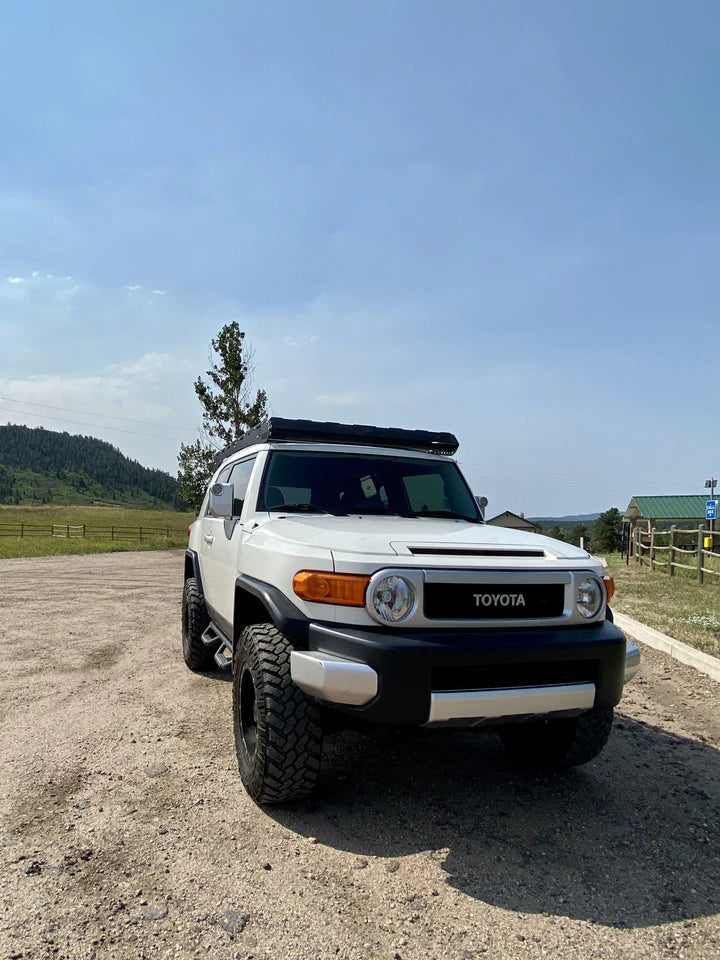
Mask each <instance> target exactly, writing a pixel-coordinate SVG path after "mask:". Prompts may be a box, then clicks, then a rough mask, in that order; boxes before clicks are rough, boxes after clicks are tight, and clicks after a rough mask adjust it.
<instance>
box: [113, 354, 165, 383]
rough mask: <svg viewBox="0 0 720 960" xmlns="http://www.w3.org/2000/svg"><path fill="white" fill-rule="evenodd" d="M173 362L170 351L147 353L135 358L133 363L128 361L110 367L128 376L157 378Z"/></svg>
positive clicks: (146, 378) (142, 378) (143, 378)
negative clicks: (137, 358)
mask: <svg viewBox="0 0 720 960" xmlns="http://www.w3.org/2000/svg"><path fill="white" fill-rule="evenodd" d="M171 363H172V357H171V355H170V354H169V353H146V354H145V355H144V356H142V357H140V359H139V360H135V361H134V362H133V363H127V364H125V365H123V366H113V367H110V368H109V369H110V370H112V371H117V372H118V373H121V374H123V375H124V376H126V377H138V378H140V379H141V380H156V379H157V377H158V374H159V373H160V371H162V370H166V369H167V368H168V367H170V365H171Z"/></svg>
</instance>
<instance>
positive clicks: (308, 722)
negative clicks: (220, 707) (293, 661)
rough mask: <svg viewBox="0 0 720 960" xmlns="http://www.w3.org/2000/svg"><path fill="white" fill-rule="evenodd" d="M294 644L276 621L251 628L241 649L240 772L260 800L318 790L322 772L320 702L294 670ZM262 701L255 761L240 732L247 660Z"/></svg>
mask: <svg viewBox="0 0 720 960" xmlns="http://www.w3.org/2000/svg"><path fill="white" fill-rule="evenodd" d="M290 652H291V646H290V644H289V642H288V640H287V639H286V638H285V636H284V635H283V634H282V633H281V631H280V630H278V629H277V628H276V627H274V626H273V625H272V624H253V625H252V626H250V627H246V629H245V630H244V631H243V634H242V636H241V637H240V640H239V642H238V645H237V649H236V652H235V669H234V677H233V716H234V723H235V745H236V752H237V757H238V766H239V769H240V774H241V777H242V780H243V783H244V784H245V788H246V789H247V791H248V793H249V794H250V796H251V797H252V798H253V800H255V801H256V802H257V803H262V804H270V803H285V802H288V801H290V800H298V799H300V798H302V797H306V796H308V795H309V794H310V793H312V791H313V789H314V788H315V784H316V782H317V778H318V774H319V772H320V761H321V755H322V730H321V727H320V716H319V710H318V707H317V704H316V703H315V702H314V701H313V700H312V699H311V698H310V697H308V696H307V695H306V694H305V693H303V691H302V690H300V688H299V687H297V686H295V684H294V683H293V681H292V678H291V675H290ZM244 664H246V665H247V666H248V667H249V669H250V672H251V674H252V676H253V679H254V682H255V688H256V698H257V702H258V719H257V750H256V754H255V757H254V758H253V760H252V762H248V757H247V754H246V752H245V749H244V744H243V742H242V735H241V733H240V727H239V724H240V683H241V673H242V669H243V665H244Z"/></svg>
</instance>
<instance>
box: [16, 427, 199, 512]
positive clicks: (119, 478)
mask: <svg viewBox="0 0 720 960" xmlns="http://www.w3.org/2000/svg"><path fill="white" fill-rule="evenodd" d="M0 503H36V504H37V503H57V504H90V503H106V504H113V505H117V506H121V505H127V506H135V507H143V506H146V507H154V508H158V507H168V508H177V507H179V506H180V504H179V501H178V497H177V481H176V480H175V478H174V477H171V476H170V474H169V473H165V471H163V470H152V469H149V468H148V467H143V466H142V464H140V463H138V462H137V461H136V460H130V459H129V458H128V457H126V456H125V455H124V454H123V453H121V452H120V451H119V450H118V449H117V448H116V447H114V446H113V445H112V444H110V443H106V441H104V440H97V439H96V438H95V437H85V436H80V435H78V434H69V433H58V432H56V431H54V430H45V429H44V428H43V427H25V426H17V425H15V424H10V423H9V424H7V425H6V426H0Z"/></svg>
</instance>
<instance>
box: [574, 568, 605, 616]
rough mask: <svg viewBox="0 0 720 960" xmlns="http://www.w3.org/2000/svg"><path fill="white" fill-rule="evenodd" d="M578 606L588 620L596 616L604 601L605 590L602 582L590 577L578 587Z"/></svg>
mask: <svg viewBox="0 0 720 960" xmlns="http://www.w3.org/2000/svg"><path fill="white" fill-rule="evenodd" d="M576 602H577V608H578V610H579V611H580V613H581V614H582V615H583V617H585V618H586V619H587V620H589V619H590V617H594V616H595V614H596V613H597V612H598V610H599V609H600V607H601V606H602V603H603V592H602V587H601V586H600V583H599V582H598V581H597V580H595V579H593V578H590V577H588V579H587V580H583V582H582V583H581V584H580V586H579V587H578V591H577V599H576Z"/></svg>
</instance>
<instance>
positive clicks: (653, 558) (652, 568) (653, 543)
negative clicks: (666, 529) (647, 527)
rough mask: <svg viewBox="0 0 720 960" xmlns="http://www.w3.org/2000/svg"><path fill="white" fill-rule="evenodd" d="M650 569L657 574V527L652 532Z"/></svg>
mask: <svg viewBox="0 0 720 960" xmlns="http://www.w3.org/2000/svg"><path fill="white" fill-rule="evenodd" d="M650 569H651V570H652V571H653V573H654V572H655V527H653V528H652V530H651V531H650Z"/></svg>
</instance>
